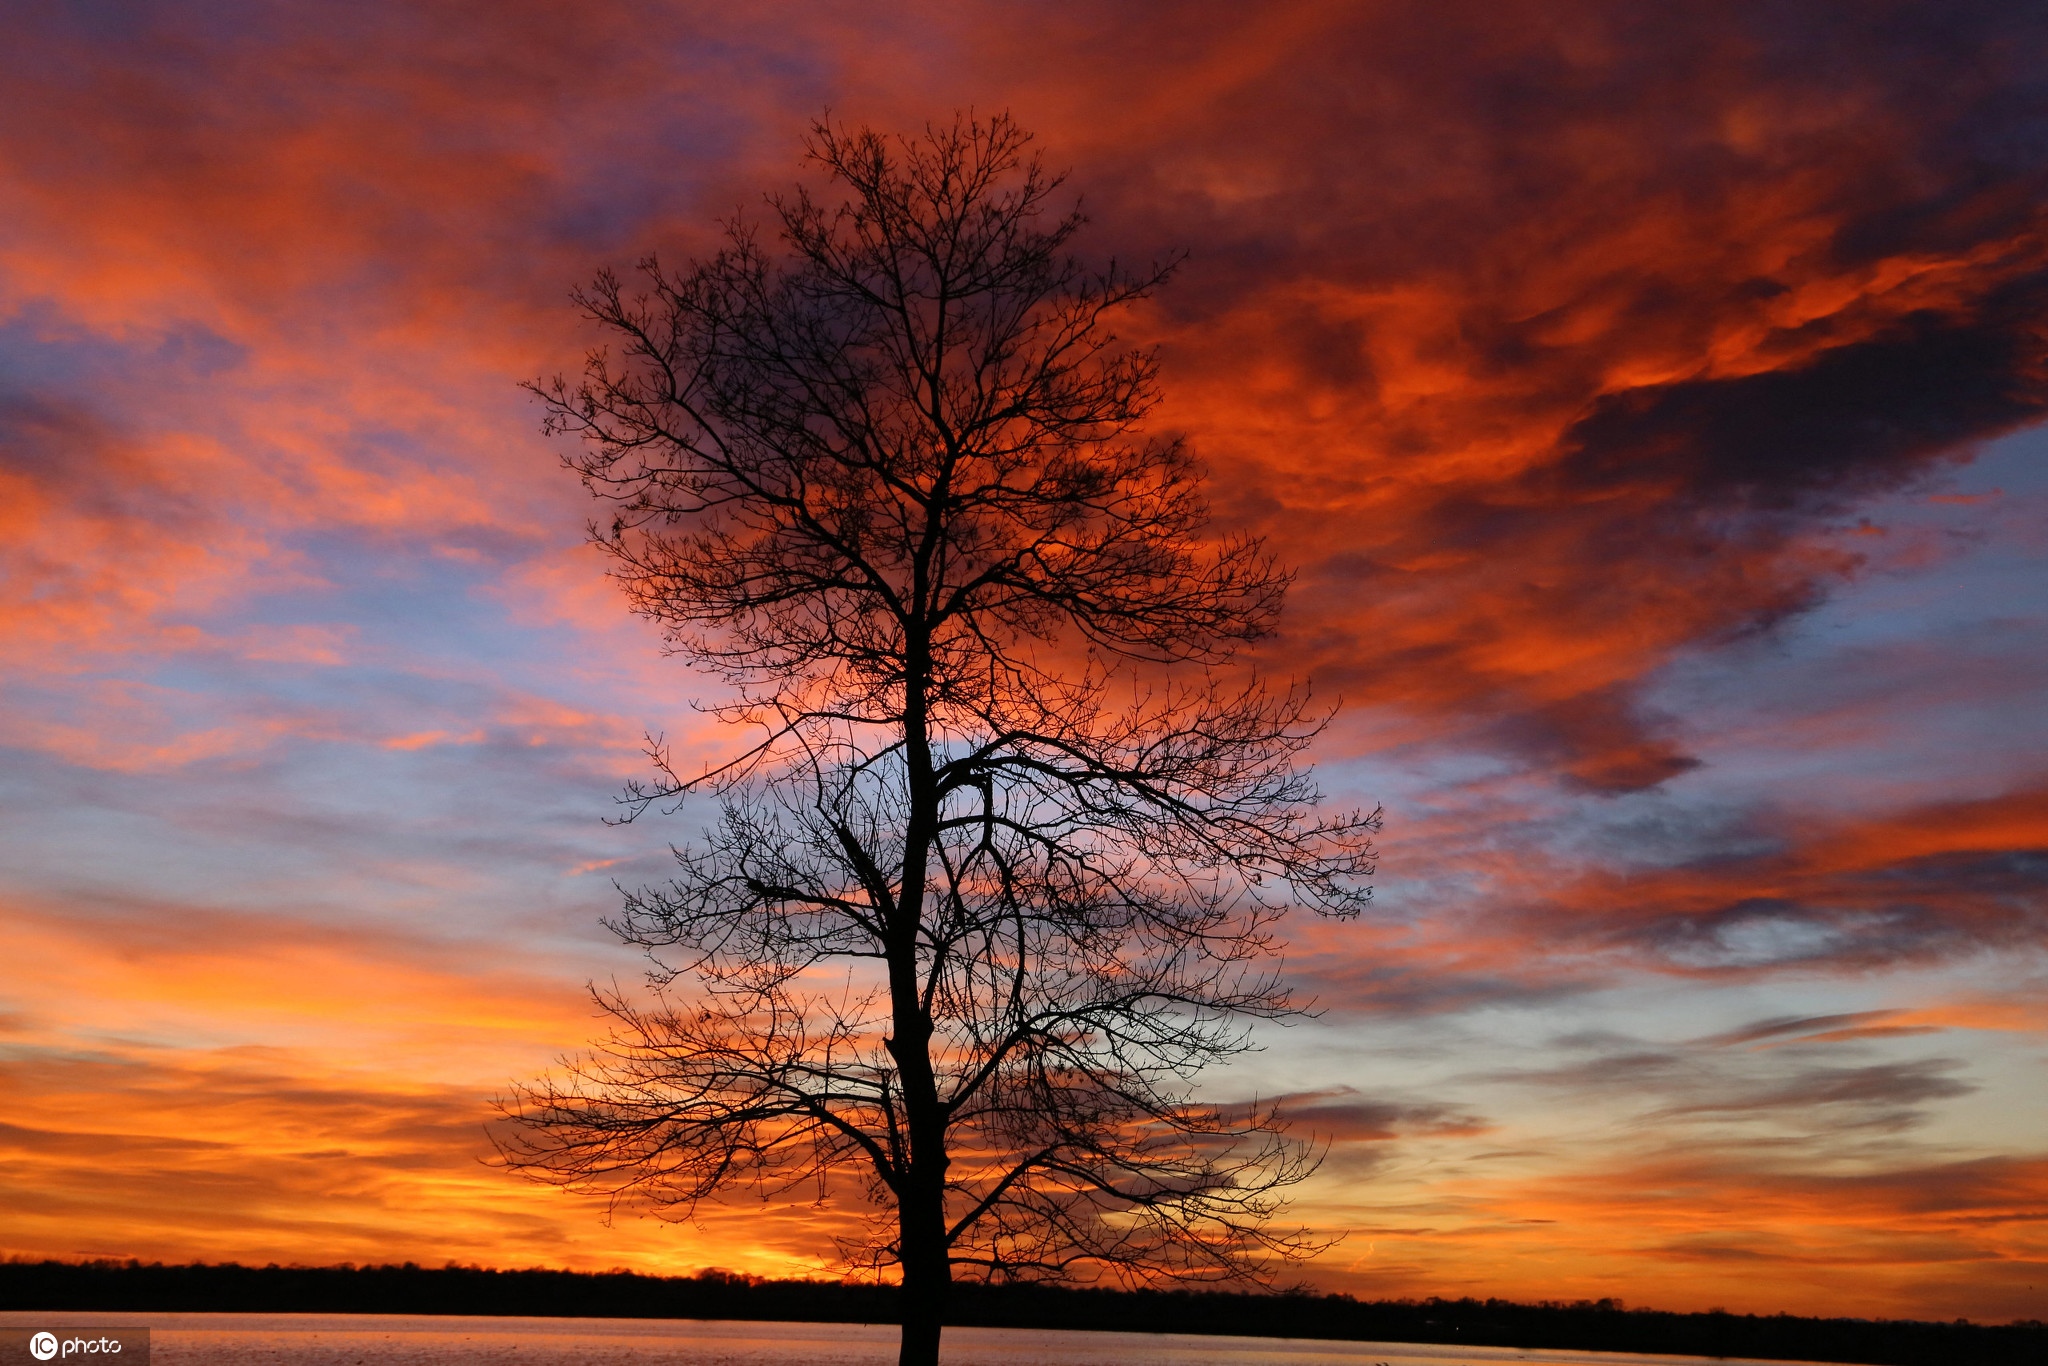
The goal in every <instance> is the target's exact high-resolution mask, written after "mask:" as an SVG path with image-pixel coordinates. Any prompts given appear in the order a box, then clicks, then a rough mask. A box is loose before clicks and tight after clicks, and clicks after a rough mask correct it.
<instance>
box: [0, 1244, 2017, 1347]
mask: <svg viewBox="0 0 2048 1366" xmlns="http://www.w3.org/2000/svg"><path fill="white" fill-rule="evenodd" d="M895 1294H896V1292H895V1289H894V1287H892V1286H886V1285H855V1284H848V1283H844V1282H839V1281H771V1280H763V1279H761V1278H759V1277H753V1276H741V1275H734V1274H731V1273H728V1272H722V1271H707V1272H703V1273H701V1274H699V1275H696V1276H687V1277H680V1276H677V1277H670V1276H643V1275H640V1274H638V1273H636V1272H631V1271H604V1272H580V1271H546V1270H538V1269H536V1270H527V1271H494V1270H488V1269H486V1268H483V1267H473V1266H472V1267H462V1266H454V1265H450V1266H446V1267H442V1268H440V1269H438V1270H437V1269H434V1268H430V1267H421V1266H417V1265H415V1264H413V1263H411V1262H407V1263H405V1264H404V1265H403V1266H362V1267H358V1266H351V1265H342V1266H321V1267H302V1266H276V1265H272V1266H263V1267H250V1266H240V1265H236V1264H234V1263H227V1264H223V1265H219V1266H208V1265H201V1264H195V1265H191V1266H165V1265H164V1264H162V1263H161V1262H152V1263H149V1264H146V1265H145V1264H144V1263H141V1262H134V1261H129V1262H114V1261H98V1262H56V1261H46V1262H32V1261H22V1260H18V1259H17V1260H13V1261H8V1262H4V1263H0V1309H9V1310H42V1311H48V1312H52V1313H61V1312H63V1311H66V1310H75V1311H86V1310H96V1311H114V1312H119V1311H123V1310H126V1311H132V1312H137V1313H140V1312H150V1311H154V1312H201V1313H205V1312H212V1313H310V1314H482V1315H513V1316H529V1315H540V1316H548V1317H564V1318H654V1319H759V1320H771V1321H800V1320H801V1321H810V1322H823V1323H889V1322H892V1321H893V1315H894V1309H895ZM947 1321H948V1322H949V1323H955V1324H963V1325H975V1326H978V1327H988V1328H1087V1329H1098V1330H1111V1331H1116V1332H1130V1333H1235V1334H1244V1335H1247V1336H1253V1337H1290V1338H1331V1339H1337V1340H1342V1341H1354V1342H1361V1341H1362V1342H1440V1343H1441V1342H1451V1343H1470V1344H1472V1345H1473V1346H1489V1347H1555V1348H1578V1349H1581V1350H1590V1351H1604V1352H1665V1353H1674V1354H1683V1355H1693V1356H1737V1357H1776V1358H1782V1359H1790V1360H1801V1361H1830V1362H1858V1363H1870V1364H1871V1366H1964V1364H1965V1363H1967V1366H2007V1363H2011V1366H2022V1363H2024V1366H2041V1363H2043V1362H2048V1325H2044V1324H2042V1323H2041V1322H2039V1321H2037V1320H2028V1321H2026V1322H2021V1323H2011V1324H2003V1325H1992V1324H1977V1323H1970V1322H1968V1321H1967V1320H1963V1319H1958V1320H1956V1321H1955V1322H1954V1323H1922V1322H1917V1321H1911V1320H1900V1319H1875V1320H1873V1319H1810V1318H1795V1317H1793V1316H1792V1315H1789V1314H1774V1315H1771V1316H1769V1317H1759V1316H1757V1315H1755V1314H1728V1313H1722V1312H1718V1311H1716V1312H1712V1313H1706V1314H1674V1313H1667V1312H1665V1311H1663V1310H1658V1309H1624V1308H1623V1307H1622V1306H1621V1305H1620V1304H1619V1303H1617V1302H1616V1301H1613V1300H1599V1301H1586V1300H1580V1301H1577V1302H1573V1303H1560V1302H1555V1301H1543V1302H1540V1303H1537V1304H1518V1303H1513V1302H1511V1301H1508V1300H1492V1299H1489V1300H1473V1299H1463V1300H1445V1299H1427V1300H1373V1301H1360V1300H1356V1299H1353V1298H1352V1297H1351V1296H1349V1295H1316V1294H1304V1293H1286V1294H1277V1295H1261V1294H1244V1293H1237V1292H1229V1291H1206V1290H1099V1289H1071V1288H1061V1287H1054V1286H1031V1285H1010V1286H985V1285H971V1284H970V1285H960V1286H956V1287H955V1290H954V1296H953V1309H952V1313H951V1314H950V1315H949V1317H948V1319H947Z"/></svg>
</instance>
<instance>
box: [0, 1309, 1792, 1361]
mask: <svg viewBox="0 0 2048 1366" xmlns="http://www.w3.org/2000/svg"><path fill="white" fill-rule="evenodd" d="M0 1325H4V1326H6V1327H10V1328H56V1327H79V1328H93V1327H113V1326H117V1325H129V1326H133V1327H138V1328H149V1329H151V1330H153V1331H152V1334H151V1342H152V1345H151V1352H150V1357H151V1362H152V1366H212V1364H213V1363H216V1362H217V1363H220V1364H221V1366H287V1364H289V1366H497V1364H498V1363H504V1364H505V1366H643V1363H644V1366H655V1363H661V1366H891V1364H892V1363H894V1361H895V1360H896V1330H895V1329H894V1328H889V1327H881V1326H869V1325H862V1324H840V1323H741V1322H735V1321H730V1320H710V1321H705V1320H695V1319H493V1318H458V1317H452V1316H446V1317H444V1316H409V1315H402V1314H26V1313H16V1312H8V1313H0ZM945 1360H946V1362H947V1363H948V1366H1491V1363H1495V1362H1512V1361H1526V1362H1531V1363H1541V1364H1542V1366H1729V1363H1734V1362H1735V1361H1736V1359H1735V1358H1722V1357H1673V1356H1636V1355H1633V1354H1631V1353H1626V1352H1558V1351H1537V1350H1529V1351H1523V1350H1519V1349H1516V1348H1513V1347H1440V1346H1422V1345H1417V1344H1412V1343H1377V1342H1325V1341H1321V1340H1311V1339H1306V1338H1220V1337H1196V1336H1193V1335H1189V1334H1181V1333H1068V1332H1052V1331H1042V1330H1032V1329H1023V1328H948V1329H947V1330H946V1338H945ZM1805 1366H1812V1363H1806V1364H1805Z"/></svg>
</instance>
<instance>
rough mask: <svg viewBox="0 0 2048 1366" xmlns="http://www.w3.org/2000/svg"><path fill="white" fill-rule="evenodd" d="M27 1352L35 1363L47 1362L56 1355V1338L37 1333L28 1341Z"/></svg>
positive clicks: (48, 1334)
mask: <svg viewBox="0 0 2048 1366" xmlns="http://www.w3.org/2000/svg"><path fill="white" fill-rule="evenodd" d="M28 1350H29V1354H30V1355H31V1356H33V1357H34V1358H35V1359H36V1360H37V1361H48V1360H49V1359H50V1358H51V1357H53V1356H55V1355H57V1338H56V1336H55V1335H54V1334H51V1333H37V1334H36V1335H35V1336H34V1337H32V1338H30V1339H29V1340H28Z"/></svg>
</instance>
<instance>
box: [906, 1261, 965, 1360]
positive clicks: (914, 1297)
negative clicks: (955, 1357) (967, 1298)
mask: <svg viewBox="0 0 2048 1366" xmlns="http://www.w3.org/2000/svg"><path fill="white" fill-rule="evenodd" d="M907 1251H908V1249H906V1252H907ZM952 1284H953V1277H952V1267H951V1265H950V1264H949V1263H948V1262H947V1260H946V1257H945V1252H944V1249H941V1250H940V1254H939V1257H938V1258H937V1264H936V1265H935V1266H926V1267H917V1266H913V1265H912V1264H911V1260H910V1258H909V1257H908V1256H906V1257H905V1258H904V1263H903V1346H902V1347H901V1349H900V1350H899V1351H898V1352H897V1355H896V1366H938V1362H939V1332H940V1330H941V1329H942V1328H943V1327H944V1325H945V1318H946V1298H947V1293H948V1292H949V1291H950V1290H951V1289H952Z"/></svg>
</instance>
